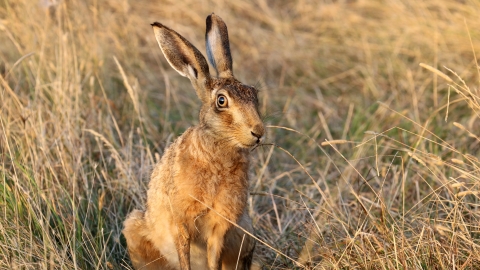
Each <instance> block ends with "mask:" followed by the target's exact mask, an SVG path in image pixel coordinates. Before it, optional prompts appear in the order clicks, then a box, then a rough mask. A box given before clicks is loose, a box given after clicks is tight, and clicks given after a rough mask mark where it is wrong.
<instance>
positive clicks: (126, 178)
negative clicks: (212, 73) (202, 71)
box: [0, 0, 480, 269]
mask: <svg viewBox="0 0 480 270" xmlns="http://www.w3.org/2000/svg"><path fill="white" fill-rule="evenodd" d="M41 2H42V3H47V2H49V1H41ZM59 2H60V3H59V4H58V5H54V6H51V7H48V8H46V7H44V6H41V5H38V4H36V3H32V1H31V0H28V1H27V0H6V1H3V2H1V3H0V18H1V19H0V58H1V59H0V75H1V77H0V85H1V86H0V100H1V101H0V102H1V103H0V127H1V128H0V131H1V132H0V154H1V155H0V212H1V213H0V215H1V221H0V232H1V234H0V268H1V269H57V268H58V269H109V268H110V269H111V268H115V269H120V268H129V259H128V256H127V255H126V250H125V240H124V238H123V237H122V236H121V233H120V232H121V229H122V222H123V220H124V218H125V215H126V214H127V213H128V212H129V211H131V210H132V209H133V208H140V207H142V206H143V205H144V202H145V190H146V185H147V183H148V177H149V172H150V170H151V168H152V166H153V164H154V162H155V161H156V160H157V159H158V157H159V156H160V155H161V154H162V152H163V149H164V148H165V146H166V145H168V143H170V142H171V141H172V140H174V139H175V137H176V136H178V135H179V134H181V133H182V132H183V131H184V130H185V129H186V128H187V127H188V126H190V125H191V124H192V123H195V122H196V121H197V120H196V114H197V111H198V108H199V101H198V100H197V98H196V97H195V94H194V91H193V90H192V88H191V86H190V85H189V82H188V80H186V79H185V78H182V77H180V76H178V75H177V74H176V73H175V71H173V70H172V69H171V68H170V67H169V66H168V64H167V63H166V61H165V60H164V59H163V56H161V53H160V50H159V49H158V47H157V45H156V43H155V41H154V36H153V33H152V30H151V28H150V26H149V23H151V22H153V21H157V20H158V21H161V22H162V23H165V24H166V25H169V26H171V27H172V28H174V29H176V30H178V31H179V32H180V33H181V34H183V35H184V36H185V37H187V38H188V39H189V40H191V41H192V42H193V43H194V44H195V45H196V46H197V47H198V48H199V49H200V50H201V51H204V48H205V47H204V41H203V38H204V27H205V26H204V24H205V22H204V20H205V17H206V16H207V15H208V14H209V13H210V12H212V11H215V13H217V14H219V15H220V16H221V17H222V18H223V19H224V20H225V21H226V22H227V24H228V26H229V29H230V37H231V43H232V44H231V47H232V50H233V52H232V53H233V58H234V62H235V63H234V70H235V72H236V76H237V77H238V78H240V79H241V80H242V81H245V82H250V83H252V84H256V85H258V86H259V87H260V88H261V97H260V98H261V110H262V112H263V113H264V115H265V121H266V122H267V123H268V124H269V125H270V128H269V132H268V133H269V134H268V143H267V144H266V145H264V146H263V147H261V148H258V149H257V150H256V151H255V153H254V156H255V163H254V168H253V170H252V174H253V177H252V178H253V181H252V183H251V192H252V196H251V209H250V212H251V215H252V216H253V218H254V222H255V228H256V235H257V236H258V237H259V238H260V239H262V240H263V241H265V242H267V243H268V244H269V245H271V246H272V247H274V248H276V249H278V250H279V251H281V252H283V253H284V254H286V255H288V256H290V257H291V258H293V259H294V260H290V259H287V258H286V257H284V256H282V255H280V254H279V253H276V252H275V251H273V250H272V249H271V248H269V247H266V246H264V245H258V246H257V249H256V251H257V252H256V253H257V260H258V261H259V262H260V263H261V264H262V265H264V267H265V269H290V268H293V267H299V268H302V267H312V268H315V269H331V268H332V269H340V268H342V269H387V268H388V269H393V268H395V269H479V268H480V211H479V210H480V209H479V207H480V200H479V198H480V194H479V191H480V189H479V183H480V161H479V158H480V156H479V153H480V138H479V137H480V135H479V134H480V119H479V116H480V93H479V90H478V89H479V86H480V75H479V73H480V70H479V69H478V63H479V61H478V60H477V59H476V55H475V53H477V54H478V53H479V52H480V21H479V20H478V16H479V15H480V4H479V2H477V1H468V0H467V1H449V0H436V1H435V0H429V1H414V0H405V1H395V0H386V1H375V0H373V1H366V0H353V1H308V0H299V1H266V0H258V1H255V2H250V1H229V2H228V3H224V2H223V1H203V2H201V4H198V3H197V1H191V0H186V1H161V2H158V3H151V1H146V0H141V1H127V0H122V1H117V0H115V1H114V0H104V1H98V0H88V1H66V0H63V1H59ZM420 63H425V64H424V65H422V66H419V64H420ZM457 74H458V75H457ZM328 141H332V143H329V142H328Z"/></svg>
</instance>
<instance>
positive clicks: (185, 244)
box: [175, 222, 190, 270]
mask: <svg viewBox="0 0 480 270" xmlns="http://www.w3.org/2000/svg"><path fill="white" fill-rule="evenodd" d="M175 247H176V249H177V253H178V260H179V262H180V269H182V270H190V233H189V231H188V228H187V224H185V223H181V222H179V223H177V235H176V237H175Z"/></svg>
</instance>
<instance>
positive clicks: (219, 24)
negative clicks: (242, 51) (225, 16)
mask: <svg viewBox="0 0 480 270" xmlns="http://www.w3.org/2000/svg"><path fill="white" fill-rule="evenodd" d="M206 23H207V31H206V33H205V43H206V47H207V57H208V61H209V62H210V64H212V66H213V67H214V68H215V70H216V71H217V76H218V77H220V78H229V77H233V70H232V54H231V53H230V42H229V40H228V30H227V25H226V24H225V22H224V21H223V20H222V18H220V17H219V16H217V15H215V14H214V13H212V14H210V15H209V16H208V17H207V21H206Z"/></svg>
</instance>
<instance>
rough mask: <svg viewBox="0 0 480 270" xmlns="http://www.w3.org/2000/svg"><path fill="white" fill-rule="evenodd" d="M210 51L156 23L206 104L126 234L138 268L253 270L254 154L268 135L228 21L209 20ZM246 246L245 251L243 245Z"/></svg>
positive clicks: (168, 51)
mask: <svg viewBox="0 0 480 270" xmlns="http://www.w3.org/2000/svg"><path fill="white" fill-rule="evenodd" d="M206 24H207V29H206V34H205V39H206V47H207V56H208V60H209V61H210V64H211V65H212V66H213V67H214V68H215V70H216V72H217V77H213V76H211V75H210V73H209V68H208V64H207V61H206V60H205V58H204V57H203V55H202V54H201V53H200V52H199V51H198V49H197V48H195V47H194V46H193V45H192V44H191V43H190V42H188V41H187V40H186V39H185V38H184V37H182V36H181V35H179V34H178V33H177V32H175V31H173V30H171V29H169V28H167V27H166V26H164V25H162V24H160V23H158V22H155V23H153V24H152V26H153V31H154V33H155V37H156V39H157V41H158V44H159V46H160V49H161V50H162V52H163V54H164V55H165V58H166V59H167V61H168V63H170V65H171V66H172V67H173V68H174V69H175V70H176V71H177V72H178V73H180V74H181V75H182V76H185V77H187V78H189V79H190V81H191V83H192V85H193V87H194V88H195V91H196V93H197V95H198V97H199V98H200V100H201V101H202V108H201V110H200V115H199V118H200V123H199V124H198V125H197V126H194V127H191V128H189V129H187V130H186V131H185V133H183V135H181V136H180V137H179V138H178V139H177V140H176V141H175V142H174V143H173V144H172V145H170V146H169V147H168V148H167V149H166V151H165V153H164V155H163V157H162V158H161V160H160V162H159V163H158V164H157V165H156V166H155V168H154V170H153V173H152V176H151V180H150V183H149V189H148V192H147V205H146V211H145V212H143V211H139V210H134V211H133V212H132V213H130V214H129V216H128V217H127V219H126V220H125V223H124V226H125V228H124V230H123V234H124V235H125V238H126V240H127V246H128V252H129V255H130V258H131V260H132V263H133V265H134V267H135V268H136V269H195V270H196V269H211V270H216V269H250V267H251V264H252V256H253V249H254V245H255V242H254V240H253V239H252V238H251V237H249V236H248V235H246V234H245V232H244V231H243V230H241V229H239V228H237V227H236V226H234V225H232V224H231V223H230V222H229V221H227V219H228V220H230V221H232V222H235V223H236V224H238V225H239V226H240V227H242V228H244V229H245V230H246V231H248V232H252V231H253V228H252V221H251V219H250V217H249V216H248V214H247V210H246V206H247V198H248V181H249V177H248V169H249V154H250V152H251V150H252V149H253V148H254V147H256V146H258V145H259V144H260V142H261V141H262V139H263V136H264V133H265V127H264V124H263V122H262V120H261V118H260V115H259V112H258V97H257V92H258V91H257V89H255V88H254V87H252V86H248V85H244V84H242V83H241V82H239V81H238V80H236V79H235V77H234V76H233V70H232V56H231V55H230V45H229V40H228V32H227V26H226V25H225V23H224V22H223V20H222V19H221V18H220V17H218V16H217V15H215V14H213V13H212V14H211V15H210V16H208V17H207V20H206ZM240 249H241V250H240Z"/></svg>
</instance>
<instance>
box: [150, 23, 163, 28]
mask: <svg viewBox="0 0 480 270" xmlns="http://www.w3.org/2000/svg"><path fill="white" fill-rule="evenodd" d="M150 25H151V26H156V27H160V28H162V27H163V25H162V24H161V23H159V22H154V23H152V24H150Z"/></svg>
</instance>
